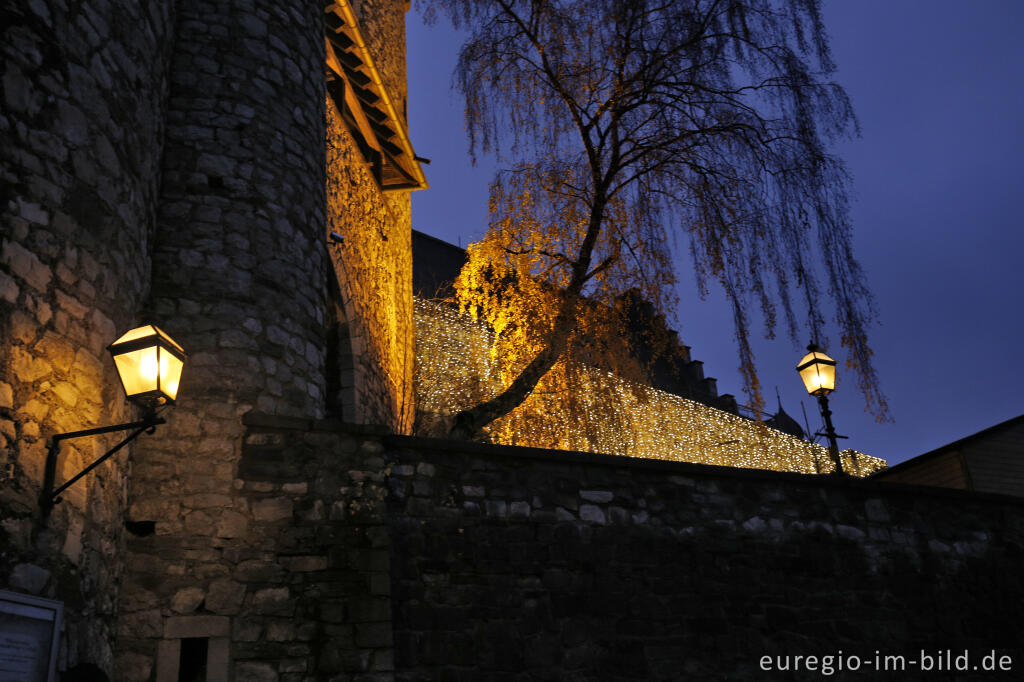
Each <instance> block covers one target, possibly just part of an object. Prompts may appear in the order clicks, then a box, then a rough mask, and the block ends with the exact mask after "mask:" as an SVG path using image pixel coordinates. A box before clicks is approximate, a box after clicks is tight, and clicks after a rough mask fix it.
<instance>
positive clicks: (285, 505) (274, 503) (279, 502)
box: [252, 497, 293, 523]
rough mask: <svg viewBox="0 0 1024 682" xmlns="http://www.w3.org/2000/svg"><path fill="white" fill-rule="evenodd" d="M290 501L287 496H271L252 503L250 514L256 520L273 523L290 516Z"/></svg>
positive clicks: (291, 509) (291, 511) (291, 510)
mask: <svg viewBox="0 0 1024 682" xmlns="http://www.w3.org/2000/svg"><path fill="white" fill-rule="evenodd" d="M292 513H293V508H292V501H291V500H290V499H288V498H287V497H271V498H268V499H264V500H257V501H255V502H253V503H252V515H253V518H254V519H256V520H257V521H265V522H267V523H273V522H276V521H283V520H285V519H290V518H291V517H292Z"/></svg>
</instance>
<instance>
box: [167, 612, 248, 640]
mask: <svg viewBox="0 0 1024 682" xmlns="http://www.w3.org/2000/svg"><path fill="white" fill-rule="evenodd" d="M230 633H231V619H230V618H228V617H227V616H171V617H169V618H167V619H166V620H165V621H164V631H163V636H164V637H165V638H168V639H185V638H188V637H227V636H229V635H230ZM157 636H159V635H157Z"/></svg>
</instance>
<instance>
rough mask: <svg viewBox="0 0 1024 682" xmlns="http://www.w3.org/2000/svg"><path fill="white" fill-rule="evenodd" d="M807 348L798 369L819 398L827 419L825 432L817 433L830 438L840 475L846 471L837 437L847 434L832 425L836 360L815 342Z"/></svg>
mask: <svg viewBox="0 0 1024 682" xmlns="http://www.w3.org/2000/svg"><path fill="white" fill-rule="evenodd" d="M807 350H808V351H809V352H808V353H807V355H805V356H804V357H803V358H802V359H801V360H800V362H799V363H798V364H797V366H796V371H797V372H799V373H800V378H801V379H803V382H804V387H805V388H806V389H807V392H808V393H810V394H811V395H813V396H815V397H817V399H818V407H820V408H821V417H822V419H824V420H825V433H824V434H816V435H824V436H825V437H826V438H828V451H829V454H830V455H831V456H832V461H833V462H834V463H835V465H836V470H835V473H836V474H837V475H839V474H842V473H844V472H843V463H842V460H841V459H840V457H839V445H838V444H837V443H836V439H837V438H845V436H838V435H836V430H835V428H834V427H833V426H832V410H830V409H829V408H828V394H829V393H831V392H832V391H833V389H835V387H836V361H835V360H833V359H832V358H830V357H829V356H827V355H825V351H823V350H821V348H819V347H818V345H817V344H815V343H812V344H810V345H809V346H807Z"/></svg>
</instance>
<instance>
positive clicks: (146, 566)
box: [118, 0, 327, 681]
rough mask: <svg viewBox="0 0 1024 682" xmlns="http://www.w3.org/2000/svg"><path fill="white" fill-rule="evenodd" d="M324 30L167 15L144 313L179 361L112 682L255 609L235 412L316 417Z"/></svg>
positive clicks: (216, 15) (278, 9) (142, 487)
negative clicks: (173, 344)
mask: <svg viewBox="0 0 1024 682" xmlns="http://www.w3.org/2000/svg"><path fill="white" fill-rule="evenodd" d="M323 30H324V29H323V8H322V6H321V5H318V4H317V3H311V2H307V1H305V0H289V1H287V2H282V1H281V0H214V1H212V2H211V1H209V0H179V2H178V3H177V33H176V41H175V44H174V50H173V61H172V67H171V75H170V98H169V103H168V114H167V132H166V141H165V154H164V163H163V183H162V185H161V189H160V208H159V214H158V227H157V236H156V242H155V248H154V255H153V287H152V297H151V300H150V310H149V312H150V313H151V316H152V319H154V320H155V322H156V323H157V324H158V325H160V326H161V327H163V328H164V329H165V330H166V331H167V332H168V333H169V334H171V336H173V337H174V338H175V339H176V340H178V341H179V342H180V343H181V345H182V346H183V347H184V348H185V350H186V351H187V352H188V354H189V357H188V362H187V364H186V367H185V373H184V376H183V379H182V384H181V389H180V393H179V402H178V405H176V406H175V407H174V408H173V409H172V410H169V411H168V413H167V418H168V424H167V426H166V427H162V430H161V434H160V436H159V437H158V438H153V439H150V440H149V441H147V442H146V443H143V444H141V445H140V447H138V448H137V449H136V452H135V468H134V471H133V478H132V486H131V490H130V509H129V519H130V521H132V522H133V523H135V524H138V525H136V526H135V527H136V528H141V529H142V530H141V531H140V533H139V534H138V535H137V536H132V537H131V538H130V540H129V542H128V562H129V571H128V574H127V576H126V580H125V588H124V594H123V596H122V602H121V617H120V623H119V641H118V649H119V662H118V676H119V679H123V680H126V681H127V680H147V679H150V675H152V674H154V671H156V675H157V676H158V677H160V676H162V675H169V674H172V673H173V672H174V670H173V668H174V667H175V666H177V663H178V658H177V656H178V653H177V652H179V651H180V646H181V642H182V640H183V639H185V638H188V637H196V638H209V641H210V642H211V643H210V649H209V655H210V657H211V659H210V662H211V666H212V665H213V664H214V658H217V657H220V658H219V659H218V660H221V661H222V662H223V660H224V656H226V655H227V653H226V652H227V651H228V649H227V648H226V647H227V645H226V643H225V642H226V640H224V639H223V637H224V636H225V635H226V634H227V633H226V632H225V631H224V628H225V627H228V626H227V625H225V624H226V623H227V622H228V619H229V618H230V617H231V616H233V615H235V614H238V613H239V612H240V610H241V609H242V607H243V604H244V602H245V599H247V598H249V599H251V598H252V597H251V595H247V594H246V592H245V589H244V587H243V586H242V585H241V583H239V582H237V581H236V580H234V577H235V576H233V575H232V574H231V571H230V570H227V571H225V570H224V566H234V565H235V564H236V563H238V562H240V561H245V560H248V559H255V558H257V557H258V555H259V549H258V547H253V546H251V545H250V544H249V543H248V542H247V541H245V540H243V539H242V536H243V535H244V531H245V529H246V528H248V527H249V524H250V523H251V520H252V513H253V510H252V509H251V508H250V507H249V505H248V503H247V502H246V501H245V499H244V498H242V497H241V496H239V495H238V491H237V490H236V488H235V483H236V480H237V466H238V458H239V455H240V448H241V439H242V427H241V419H240V417H241V415H242V414H245V413H247V412H250V411H254V410H255V411H259V412H262V413H265V414H271V415H291V416H302V417H307V418H308V417H314V418H315V417H320V416H322V414H323V410H324V394H325V362H326V361H325V344H326V332H325V328H324V325H325V320H324V312H325V306H326V300H325V289H326V287H325V284H326V281H327V280H326V278H327V256H326V239H325V237H326V232H325V229H326V228H325V217H324V216H325V211H324V204H325V189H324V188H325V184H326V180H325V174H324V135H325V124H324V98H325V94H324V47H323V40H324V38H323V35H324V34H323ZM196 598H198V599H196ZM181 619H185V620H184V621H183V620H181ZM189 619H198V620H189ZM211 619H212V620H211ZM183 623H184V624H183ZM211 623H214V625H212V626H211V625H210V624H211ZM211 628H212V629H211ZM175 647H178V648H177V649H175ZM168 666H171V668H168ZM211 669H212V668H211ZM169 670H170V671H171V672H168V671H169ZM211 674H213V673H211ZM161 679H162V678H161ZM172 679H177V677H176V676H174V677H172ZM209 679H220V678H218V677H216V676H214V677H210V678H209Z"/></svg>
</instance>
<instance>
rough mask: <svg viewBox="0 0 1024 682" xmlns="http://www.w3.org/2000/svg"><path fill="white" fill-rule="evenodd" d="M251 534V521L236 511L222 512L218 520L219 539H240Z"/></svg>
mask: <svg viewBox="0 0 1024 682" xmlns="http://www.w3.org/2000/svg"><path fill="white" fill-rule="evenodd" d="M248 532H249V519H248V518H246V517H245V516H244V515H242V514H239V513H238V512H236V511H231V510H226V511H224V512H221V514H220V516H219V518H218V519H217V537H219V538H238V537H243V536H245V535H246V533H248Z"/></svg>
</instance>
